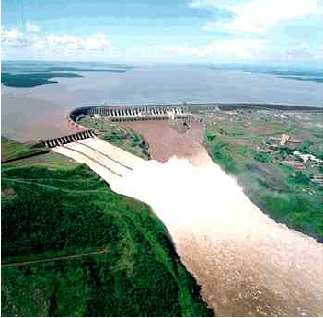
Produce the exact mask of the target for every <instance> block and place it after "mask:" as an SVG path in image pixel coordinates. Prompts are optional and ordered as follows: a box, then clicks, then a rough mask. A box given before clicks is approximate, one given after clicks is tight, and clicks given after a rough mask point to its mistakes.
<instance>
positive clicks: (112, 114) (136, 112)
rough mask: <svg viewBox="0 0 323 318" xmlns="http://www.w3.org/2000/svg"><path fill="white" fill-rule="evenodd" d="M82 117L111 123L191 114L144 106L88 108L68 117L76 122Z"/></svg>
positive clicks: (173, 107)
mask: <svg viewBox="0 0 323 318" xmlns="http://www.w3.org/2000/svg"><path fill="white" fill-rule="evenodd" d="M84 116H91V117H95V116H102V117H107V118H109V119H110V120H111V121H113V122H121V121H136V120H167V119H188V118H190V116H191V114H190V112H189V110H188V108H187V107H185V106H179V105H155V106H154V105H145V106H135V105H134V106H88V107H79V108H76V109H74V110H73V111H72V112H71V113H70V115H69V117H70V119H72V120H73V121H77V120H78V119H79V118H82V117H84Z"/></svg>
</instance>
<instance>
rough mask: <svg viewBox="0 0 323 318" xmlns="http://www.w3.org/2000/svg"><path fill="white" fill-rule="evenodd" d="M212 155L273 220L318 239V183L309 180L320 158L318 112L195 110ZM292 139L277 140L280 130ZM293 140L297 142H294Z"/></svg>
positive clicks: (322, 210)
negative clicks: (306, 158)
mask: <svg viewBox="0 0 323 318" xmlns="http://www.w3.org/2000/svg"><path fill="white" fill-rule="evenodd" d="M200 115H201V116H202V117H203V118H204V121H205V126H206V129H205V136H204V142H205V145H206V147H207V149H208V151H209V153H210V155H211V157H212V159H213V160H214V161H215V162H216V163H218V164H219V165H220V166H222V167H223V168H224V169H225V170H226V171H227V172H228V173H230V174H232V175H234V176H236V177H237V178H238V182H239V184H240V185H241V186H242V187H243V188H244V191H245V192H246V194H247V195H248V196H249V197H250V198H251V199H252V201H253V202H255V203H256V205H257V206H259V207H260V208H261V209H262V210H263V211H264V212H266V213H267V214H269V215H270V216H271V217H272V218H273V219H274V220H276V221H278V222H283V223H285V224H287V225H288V226H290V227H291V228H294V229H296V230H299V231H302V232H304V233H306V234H309V235H311V236H313V237H315V238H317V239H319V240H322V239H323V201H322V198H323V188H322V185H319V184H317V183H315V182H313V181H312V178H313V177H314V176H316V175H322V173H323V166H322V163H317V162H314V161H311V160H309V161H307V162H306V163H304V162H303V160H302V159H301V158H300V157H298V156H296V155H295V154H294V151H300V152H301V153H304V154H312V155H314V156H315V157H316V158H317V159H318V160H322V159H323V143H322V141H323V134H322V128H323V127H322V122H323V114H322V113H306V112H295V111H293V112H281V111H275V110H272V111H268V110H267V111H265V110H234V111H232V112H223V111H222V112H221V111H215V112H213V113H212V112H206V111H200ZM283 134H285V135H288V136H290V138H291V142H287V143H286V144H284V145H281V144H280V140H281V138H282V135H283ZM293 140H294V141H297V142H293Z"/></svg>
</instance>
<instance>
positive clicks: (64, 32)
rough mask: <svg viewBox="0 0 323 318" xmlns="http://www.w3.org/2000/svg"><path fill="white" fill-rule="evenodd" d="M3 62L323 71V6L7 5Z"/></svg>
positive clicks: (104, 0)
mask: <svg viewBox="0 0 323 318" xmlns="http://www.w3.org/2000/svg"><path fill="white" fill-rule="evenodd" d="M1 18H2V26H1V42H2V59H4V60H16V59H19V60H29V59H32V60H63V61H74V60H75V61H82V60H84V61H107V62H137V63H140V62H142V63H159V62H166V63H180V62H183V63H219V64H225V63H236V64H266V65H267V64H268V65H270V64H291V65H303V64H304V65H315V66H319V67H322V66H323V0H68V1H66V0H2V8H1Z"/></svg>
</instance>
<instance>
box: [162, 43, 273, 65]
mask: <svg viewBox="0 0 323 318" xmlns="http://www.w3.org/2000/svg"><path fill="white" fill-rule="evenodd" d="M267 47H268V41H266V40H259V39H239V38H236V39H223V40H216V41H212V42H210V43H208V44H206V45H203V46H198V47H193V46H178V47H172V48H167V49H166V51H167V52H168V53H170V54H174V55H180V56H186V57H187V56H188V57H193V58H199V59H211V60H213V61H226V60H240V61H241V60H250V59H257V58H259V57H260V56H262V55H263V54H264V52H265V51H266V49H267Z"/></svg>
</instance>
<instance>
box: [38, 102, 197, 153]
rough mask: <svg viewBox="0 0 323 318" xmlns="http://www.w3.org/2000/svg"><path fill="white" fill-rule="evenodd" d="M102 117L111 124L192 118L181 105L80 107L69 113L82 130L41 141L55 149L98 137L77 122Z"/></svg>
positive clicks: (73, 121)
mask: <svg viewBox="0 0 323 318" xmlns="http://www.w3.org/2000/svg"><path fill="white" fill-rule="evenodd" d="M86 116H89V117H95V118H98V117H102V118H104V119H105V120H108V121H111V122H127V121H145V120H146V121H147V120H173V121H175V120H178V119H179V120H186V121H190V120H191V118H192V115H191V113H190V112H189V110H188V107H185V106H181V105H141V106H135V105H133V106H130V105H129V106H86V107H78V108H75V109H74V110H72V111H71V112H70V113H69V116H68V117H69V121H71V123H72V124H73V125H74V128H76V127H78V128H80V129H81V130H80V131H77V132H75V133H72V134H68V135H64V136H60V137H56V138H51V139H46V140H41V141H40V142H41V144H42V145H43V146H44V147H46V148H54V147H57V146H61V145H64V144H68V143H71V142H74V141H77V140H84V139H87V138H92V137H95V136H96V134H97V133H96V132H95V131H94V130H93V129H86V128H85V127H80V126H79V125H78V124H77V121H78V120H79V119H81V118H83V117H86Z"/></svg>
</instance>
